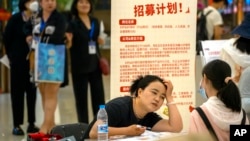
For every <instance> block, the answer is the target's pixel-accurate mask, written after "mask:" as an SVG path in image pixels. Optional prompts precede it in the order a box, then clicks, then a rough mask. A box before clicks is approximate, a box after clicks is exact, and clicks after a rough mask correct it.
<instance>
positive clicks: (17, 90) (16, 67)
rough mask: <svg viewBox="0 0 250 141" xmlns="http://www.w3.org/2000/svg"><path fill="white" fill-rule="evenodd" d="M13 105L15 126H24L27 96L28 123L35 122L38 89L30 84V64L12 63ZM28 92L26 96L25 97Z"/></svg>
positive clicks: (22, 62)
mask: <svg viewBox="0 0 250 141" xmlns="http://www.w3.org/2000/svg"><path fill="white" fill-rule="evenodd" d="M10 77H11V83H10V86H11V93H10V94H11V104H12V113H13V124H14V126H19V125H21V124H23V118H24V97H25V96H26V102H27V113H28V122H29V123H31V124H33V123H34V122H35V120H36V119H35V106H36V105H35V104H36V87H35V86H34V84H32V83H31V82H30V75H29V62H28V61H26V60H25V61H21V60H19V61H18V60H16V61H11V70H10ZM25 92H26V95H25Z"/></svg>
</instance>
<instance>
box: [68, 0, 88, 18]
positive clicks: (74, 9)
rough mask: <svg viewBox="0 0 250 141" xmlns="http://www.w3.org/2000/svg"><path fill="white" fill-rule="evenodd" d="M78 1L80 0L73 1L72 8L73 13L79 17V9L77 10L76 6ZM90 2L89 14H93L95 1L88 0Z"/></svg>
mask: <svg viewBox="0 0 250 141" xmlns="http://www.w3.org/2000/svg"><path fill="white" fill-rule="evenodd" d="M78 1H79V0H74V1H73V2H72V5H71V9H70V11H71V14H72V15H73V16H76V17H78V11H77V8H76V6H77V2H78ZM88 2H89V3H90V10H89V14H91V13H92V11H93V2H92V0H88Z"/></svg>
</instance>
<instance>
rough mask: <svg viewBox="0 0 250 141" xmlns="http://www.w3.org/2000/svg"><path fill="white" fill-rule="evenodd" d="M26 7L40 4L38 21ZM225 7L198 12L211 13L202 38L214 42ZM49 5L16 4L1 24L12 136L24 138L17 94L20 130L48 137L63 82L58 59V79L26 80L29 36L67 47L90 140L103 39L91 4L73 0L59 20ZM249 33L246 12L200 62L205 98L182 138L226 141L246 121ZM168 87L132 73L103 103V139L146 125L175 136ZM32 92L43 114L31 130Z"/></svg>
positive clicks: (99, 98) (52, 2)
mask: <svg viewBox="0 0 250 141" xmlns="http://www.w3.org/2000/svg"><path fill="white" fill-rule="evenodd" d="M33 2H38V3H39V5H40V7H39V11H38V14H37V15H36V17H35V19H36V20H38V21H39V22H37V23H36V24H34V23H35V22H34V21H33V20H34V17H32V12H33V11H32V10H31V9H30V5H31V3H33ZM225 4H226V3H225V1H224V0H214V1H213V3H212V4H211V5H210V6H208V7H206V8H205V11H206V12H208V11H210V10H212V11H213V12H212V14H210V15H209V17H208V19H210V20H213V21H208V23H209V24H208V25H207V27H208V28H210V29H209V30H208V33H209V39H221V35H222V29H221V25H222V24H223V20H222V17H221V15H220V13H219V10H220V9H221V8H222V7H223V6H224V5H225ZM56 7H57V2H56V0H38V1H36V0H20V1H19V10H20V12H18V13H16V14H14V15H13V16H12V17H11V18H10V19H9V21H8V24H7V26H6V28H5V32H4V44H5V48H6V53H7V56H8V58H9V60H10V72H11V103H12V113H13V131H12V134H13V135H24V134H25V133H24V131H23V129H22V128H21V127H20V125H22V124H23V117H24V97H25V94H26V99H27V108H28V122H29V125H28V128H27V132H28V133H32V132H40V133H45V134H46V133H49V132H50V131H51V129H52V128H53V127H55V115H54V114H55V110H56V106H57V104H58V99H57V98H58V90H59V88H60V87H62V86H65V85H67V81H68V80H67V79H68V72H67V69H68V68H67V57H65V59H64V60H61V63H63V64H65V67H64V68H63V69H64V74H63V75H64V79H63V80H61V81H57V82H51V81H37V82H36V83H34V82H32V81H31V80H30V78H31V76H32V75H33V74H32V73H33V70H32V69H33V66H34V64H33V63H34V61H33V60H32V59H34V58H32V56H34V55H35V53H34V52H35V51H36V50H37V48H32V47H31V46H32V45H34V42H35V40H34V38H35V37H34V36H38V37H39V40H38V41H39V43H46V44H54V45H64V46H65V50H67V49H68V50H69V52H70V58H69V60H70V61H71V63H70V64H71V66H70V67H71V74H72V82H73V91H74V96H75V103H76V105H75V107H76V111H77V117H78V122H83V123H89V119H88V115H89V111H88V109H89V108H88V97H87V95H88V84H90V91H91V101H92V109H93V114H94V115H95V116H94V119H93V120H92V121H91V122H90V124H89V127H88V129H87V130H86V132H85V138H97V124H98V121H97V117H96V114H97V112H98V110H99V105H101V104H104V103H105V98H104V97H105V94H104V87H103V79H102V71H101V69H100V67H99V56H100V54H101V52H100V48H99V45H101V44H103V43H104V41H103V40H102V39H101V38H99V33H100V29H99V21H98V19H97V18H95V17H94V16H92V10H93V3H92V1H91V0H73V3H72V6H71V11H70V12H71V16H70V18H69V19H67V20H66V18H65V16H63V15H62V14H61V13H60V12H58V11H57V10H56ZM37 29H38V30H37ZM249 29H250V15H249V14H247V15H246V16H245V18H244V20H243V22H242V24H241V25H239V26H238V27H236V28H235V29H234V30H233V32H232V34H234V35H237V36H235V37H234V38H232V39H229V40H228V42H227V44H225V45H224V46H223V48H222V51H221V58H220V59H216V60H213V61H211V62H209V63H207V64H206V65H205V66H204V68H203V69H202V72H201V74H202V81H201V91H200V92H202V94H203V95H204V96H205V97H206V98H207V100H206V102H205V103H203V104H202V105H201V106H199V107H198V108H195V109H194V110H193V111H192V112H191V114H190V127H189V133H190V134H193V133H211V135H212V136H213V137H214V138H215V139H217V140H222V141H228V140H229V127H230V125H231V124H239V125H240V124H249V120H248V119H249V118H250V108H249V107H250V106H249V105H250V98H249V90H248V89H249V87H248V86H247V84H249V83H248V82H249V80H250V79H249V76H250V69H249V65H250V61H249V60H250V58H249V54H250V50H249V49H250V48H248V45H250V32H249ZM35 30H37V31H35ZM48 31H50V32H49V33H48ZM34 32H36V35H34ZM37 47H39V46H37ZM58 53H59V52H58ZM31 54H33V55H31ZM64 55H65V56H66V54H64ZM27 56H29V57H27ZM47 61H49V60H47ZM31 72H32V73H31ZM34 75H38V74H34ZM17 78H18V79H17ZM173 85H174V84H172V82H171V80H168V79H164V78H160V77H159V76H156V75H145V76H139V77H138V78H137V79H135V80H134V81H133V83H132V85H131V87H130V94H131V95H130V96H122V97H118V98H114V99H112V100H110V101H109V102H108V103H106V106H105V109H106V111H107V114H108V117H109V119H108V130H109V136H113V135H121V134H122V135H128V136H136V135H141V134H142V133H144V132H145V130H146V128H148V127H149V128H150V129H151V130H152V131H167V132H180V131H182V129H183V123H182V117H181V114H180V112H179V110H178V105H177V104H176V103H175V102H174V98H173V96H172V93H173V87H174V86H173ZM37 88H38V90H39V93H40V94H41V97H42V108H43V112H44V118H43V123H42V125H41V126H40V127H37V126H36V125H35V121H36V118H35V105H36V93H37ZM165 100H166V102H167V104H166V106H167V107H168V112H169V114H168V115H169V118H168V119H165V118H163V117H161V116H160V115H158V114H157V113H156V111H157V110H158V109H159V108H160V107H161V106H162V105H163V103H164V101H165ZM200 112H203V113H204V114H205V117H207V119H208V121H209V124H211V126H210V128H208V127H207V126H206V125H207V124H206V123H205V121H204V119H203V117H202V116H201V115H200ZM138 125H141V126H140V127H139V126H138Z"/></svg>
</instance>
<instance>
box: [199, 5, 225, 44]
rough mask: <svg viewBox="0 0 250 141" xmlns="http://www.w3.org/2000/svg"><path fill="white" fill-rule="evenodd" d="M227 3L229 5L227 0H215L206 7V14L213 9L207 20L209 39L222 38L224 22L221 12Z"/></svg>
mask: <svg viewBox="0 0 250 141" xmlns="http://www.w3.org/2000/svg"><path fill="white" fill-rule="evenodd" d="M226 5H228V1H227V0H213V2H212V3H211V5H209V6H207V7H206V8H204V14H207V13H208V12H209V11H211V12H210V14H208V15H207V22H206V23H207V25H206V26H207V31H208V39H209V40H219V39H221V38H222V34H223V24H224V22H223V19H222V16H221V12H222V10H223V9H224V7H225V6H226Z"/></svg>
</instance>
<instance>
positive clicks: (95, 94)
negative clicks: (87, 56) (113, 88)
mask: <svg viewBox="0 0 250 141" xmlns="http://www.w3.org/2000/svg"><path fill="white" fill-rule="evenodd" d="M72 81H73V89H74V94H75V102H76V110H77V117H78V121H79V122H83V123H89V118H88V115H89V114H88V84H90V92H91V101H92V109H93V114H94V115H95V114H97V112H98V110H99V105H100V104H105V98H104V88H103V80H102V73H101V70H100V69H99V68H98V69H97V70H96V71H94V72H91V73H87V74H86V73H85V74H74V73H72Z"/></svg>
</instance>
